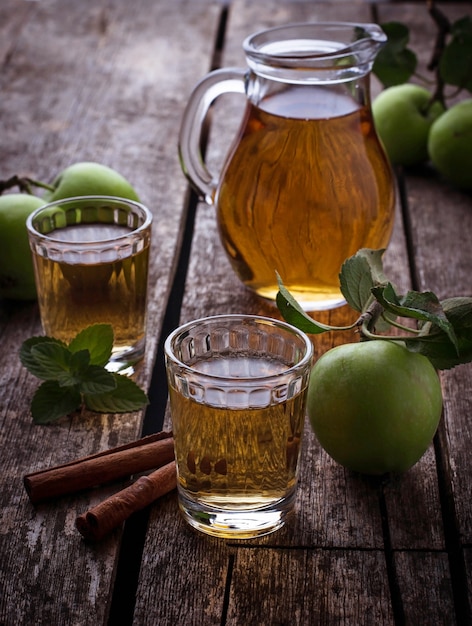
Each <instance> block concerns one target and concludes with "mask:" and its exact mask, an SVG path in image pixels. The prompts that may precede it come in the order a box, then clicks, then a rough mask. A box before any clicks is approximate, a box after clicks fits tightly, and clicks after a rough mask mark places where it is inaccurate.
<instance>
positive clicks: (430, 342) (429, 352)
mask: <svg viewBox="0 0 472 626" xmlns="http://www.w3.org/2000/svg"><path fill="white" fill-rule="evenodd" d="M441 305H442V308H443V311H444V313H445V315H446V317H447V319H448V321H449V322H450V323H451V324H452V326H453V328H454V332H455V335H456V338H457V349H456V348H455V347H454V346H453V345H452V344H451V341H450V339H449V336H448V335H447V333H445V332H444V331H443V330H442V329H441V328H440V327H438V326H437V325H434V324H433V323H432V322H426V323H424V324H423V325H421V328H422V334H421V335H420V337H419V338H418V339H417V340H412V341H411V342H407V347H408V349H409V350H412V351H414V352H421V354H424V355H425V356H427V357H428V358H429V359H430V361H431V362H432V363H433V365H434V366H435V367H436V368H437V369H450V368H452V367H455V366H456V365H460V364H463V363H469V362H470V361H472V298H470V297H455V298H448V299H446V300H443V301H442V302H441Z"/></svg>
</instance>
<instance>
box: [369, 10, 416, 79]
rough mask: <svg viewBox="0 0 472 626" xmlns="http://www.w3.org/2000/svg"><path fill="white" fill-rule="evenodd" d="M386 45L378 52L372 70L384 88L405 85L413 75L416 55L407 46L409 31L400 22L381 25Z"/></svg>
mask: <svg viewBox="0 0 472 626" xmlns="http://www.w3.org/2000/svg"><path fill="white" fill-rule="evenodd" d="M381 27H382V30H383V31H384V33H385V34H386V35H387V43H386V44H385V46H384V47H383V48H382V49H381V50H380V51H379V53H378V54H377V57H376V59H375V61H374V65H373V68H372V71H373V73H374V74H375V75H376V76H377V78H378V79H379V80H380V82H381V83H382V84H383V86H384V87H392V86H393V85H400V84H402V83H406V82H407V81H408V80H409V79H410V78H411V76H413V74H414V73H415V70H416V66H417V58H416V54H415V53H414V52H413V51H412V50H410V49H409V48H408V47H407V46H408V42H409V38H410V31H409V29H408V27H407V26H405V25H404V24H401V23H400V22H387V23H385V24H381Z"/></svg>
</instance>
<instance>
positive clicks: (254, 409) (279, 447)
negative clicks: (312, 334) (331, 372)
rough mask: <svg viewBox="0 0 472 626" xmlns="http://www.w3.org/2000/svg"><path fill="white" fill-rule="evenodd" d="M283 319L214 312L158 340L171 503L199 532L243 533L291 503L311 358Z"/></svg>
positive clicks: (268, 526)
mask: <svg viewBox="0 0 472 626" xmlns="http://www.w3.org/2000/svg"><path fill="white" fill-rule="evenodd" d="M312 351H313V348H312V344H311V342H310V340H309V339H308V337H307V336H306V335H305V334H304V333H303V332H301V331H299V330H298V329H296V328H293V327H292V326H290V325H289V324H286V323H285V322H280V321H277V320H273V319H269V318H264V317H258V316H252V315H222V316H216V317H208V318H205V319H200V320H196V321H193V322H190V323H188V324H185V325H183V326H181V327H180V328H178V329H176V330H174V331H173V333H171V334H170V335H169V337H168V338H167V340H166V343H165V356H166V366H167V374H168V381H169V391H170V403H171V413H172V426H173V433H174V441H175V454H176V462H177V471H178V493H179V505H180V508H181V510H182V512H183V515H184V517H185V519H186V520H187V522H188V523H189V524H190V525H191V526H193V527H194V528H197V529H199V530H201V531H203V532H205V533H208V534H210V535H215V536H219V537H227V538H237V539H240V538H241V539H242V538H250V537H257V536H259V535H264V534H267V533H269V532H272V531H275V530H276V529H277V528H279V527H280V526H282V525H283V524H284V522H285V520H286V517H287V515H288V514H289V513H290V512H291V511H292V510H293V507H294V501H295V495H296V487H297V481H298V474H299V458H300V447H301V443H302V435H303V426H304V418H305V401H306V392H307V385H308V379H309V373H310V368H311V362H312Z"/></svg>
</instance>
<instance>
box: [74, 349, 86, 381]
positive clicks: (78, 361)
mask: <svg viewBox="0 0 472 626" xmlns="http://www.w3.org/2000/svg"><path fill="white" fill-rule="evenodd" d="M89 363H90V352H89V351H88V350H79V351H78V352H73V353H71V355H70V362H69V368H70V371H71V373H72V374H74V375H75V376H77V377H79V378H80V377H81V376H82V375H83V374H84V373H85V372H86V371H87V368H88V367H89Z"/></svg>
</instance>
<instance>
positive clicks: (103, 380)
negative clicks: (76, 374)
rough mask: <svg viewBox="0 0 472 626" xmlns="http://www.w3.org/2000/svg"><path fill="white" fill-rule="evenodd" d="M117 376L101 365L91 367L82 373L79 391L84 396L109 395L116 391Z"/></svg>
mask: <svg viewBox="0 0 472 626" xmlns="http://www.w3.org/2000/svg"><path fill="white" fill-rule="evenodd" d="M116 386H117V384H116V379H115V376H114V375H113V374H112V373H111V372H109V371H107V370H106V369H105V368H103V367H101V366H100V365H89V367H88V368H87V369H86V370H85V371H84V372H83V373H82V376H81V379H80V386H79V389H80V391H81V393H83V394H87V395H88V394H92V395H93V394H101V393H109V392H110V391H113V390H114V389H116Z"/></svg>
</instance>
